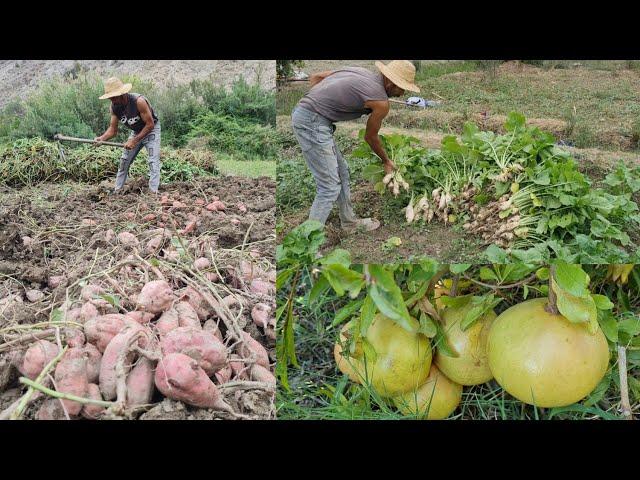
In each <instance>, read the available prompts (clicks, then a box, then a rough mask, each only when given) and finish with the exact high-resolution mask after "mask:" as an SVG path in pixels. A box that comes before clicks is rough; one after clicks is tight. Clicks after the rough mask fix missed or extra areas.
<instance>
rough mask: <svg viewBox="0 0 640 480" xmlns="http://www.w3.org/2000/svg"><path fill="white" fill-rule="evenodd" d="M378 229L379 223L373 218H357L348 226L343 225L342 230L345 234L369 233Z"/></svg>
mask: <svg viewBox="0 0 640 480" xmlns="http://www.w3.org/2000/svg"><path fill="white" fill-rule="evenodd" d="M379 227H380V222H379V221H378V220H376V219H375V218H359V219H358V220H356V221H355V222H353V223H350V224H349V225H348V226H347V225H343V226H342V230H343V231H345V232H347V233H354V232H371V231H373V230H376V229H378V228H379Z"/></svg>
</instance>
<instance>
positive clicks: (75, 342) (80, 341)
mask: <svg viewBox="0 0 640 480" xmlns="http://www.w3.org/2000/svg"><path fill="white" fill-rule="evenodd" d="M62 333H63V335H64V339H65V342H67V345H69V347H72V348H82V347H83V346H84V344H85V341H86V339H85V337H84V332H83V331H82V330H80V329H79V328H63V329H62Z"/></svg>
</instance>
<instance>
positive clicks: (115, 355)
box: [99, 322, 144, 400]
mask: <svg viewBox="0 0 640 480" xmlns="http://www.w3.org/2000/svg"><path fill="white" fill-rule="evenodd" d="M140 332H144V327H142V326H141V325H140V324H138V323H135V322H128V323H127V324H126V326H125V327H124V328H123V329H122V330H121V331H120V333H118V334H117V335H116V336H115V337H113V339H112V340H111V342H109V345H107V348H106V349H105V350H104V355H103V356H102V361H101V362H100V383H99V385H100V392H101V393H102V396H103V397H104V398H105V400H113V399H114V398H116V393H117V392H116V387H117V381H118V378H117V372H116V367H117V364H118V359H119V358H120V357H122V356H124V359H125V360H124V368H125V372H124V373H125V374H127V373H128V372H127V371H126V370H127V369H130V368H131V364H132V362H133V360H134V358H135V356H136V353H135V352H133V351H129V348H130V347H131V346H133V345H134V344H136V343H138V342H139V340H137V341H134V337H135V336H136V335H138V334H139V333H140Z"/></svg>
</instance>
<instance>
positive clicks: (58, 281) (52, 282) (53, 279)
mask: <svg viewBox="0 0 640 480" xmlns="http://www.w3.org/2000/svg"><path fill="white" fill-rule="evenodd" d="M65 280H66V278H65V277H64V275H52V276H50V277H49V280H48V281H47V286H48V287H49V288H50V289H52V290H53V289H54V288H58V287H59V286H60V285H62V282H64V281H65Z"/></svg>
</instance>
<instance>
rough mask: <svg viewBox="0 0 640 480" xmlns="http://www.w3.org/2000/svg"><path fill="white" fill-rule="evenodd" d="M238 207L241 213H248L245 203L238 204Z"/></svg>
mask: <svg viewBox="0 0 640 480" xmlns="http://www.w3.org/2000/svg"><path fill="white" fill-rule="evenodd" d="M236 206H237V207H238V210H240V212H241V213H247V206H246V205H245V204H244V203H242V202H238V203H237V204H236Z"/></svg>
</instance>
